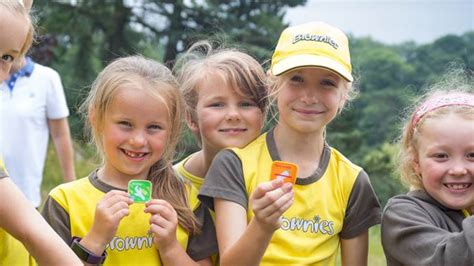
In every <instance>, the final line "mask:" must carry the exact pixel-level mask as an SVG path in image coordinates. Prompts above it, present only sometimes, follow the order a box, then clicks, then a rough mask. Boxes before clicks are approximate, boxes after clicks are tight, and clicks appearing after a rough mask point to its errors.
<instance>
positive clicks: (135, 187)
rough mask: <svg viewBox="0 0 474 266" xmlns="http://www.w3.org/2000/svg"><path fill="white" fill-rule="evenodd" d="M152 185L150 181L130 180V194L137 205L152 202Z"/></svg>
mask: <svg viewBox="0 0 474 266" xmlns="http://www.w3.org/2000/svg"><path fill="white" fill-rule="evenodd" d="M151 188H152V184H151V182H150V181H148V180H130V181H129V182H128V194H129V195H130V198H131V199H132V200H133V202H135V203H146V202H149V201H150V200H151V192H152V190H151Z"/></svg>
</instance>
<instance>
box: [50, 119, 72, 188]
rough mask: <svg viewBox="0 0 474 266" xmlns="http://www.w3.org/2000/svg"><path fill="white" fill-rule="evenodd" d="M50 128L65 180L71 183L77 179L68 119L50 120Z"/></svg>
mask: <svg viewBox="0 0 474 266" xmlns="http://www.w3.org/2000/svg"><path fill="white" fill-rule="evenodd" d="M48 127H49V130H50V134H51V139H52V140H53V143H54V147H55V149H56V154H57V155H58V158H59V163H60V165H61V170H62V173H63V179H64V181H65V182H70V181H73V180H75V179H76V173H75V171H74V151H73V148H72V140H71V133H70V132H69V124H68V122H67V118H61V119H48Z"/></svg>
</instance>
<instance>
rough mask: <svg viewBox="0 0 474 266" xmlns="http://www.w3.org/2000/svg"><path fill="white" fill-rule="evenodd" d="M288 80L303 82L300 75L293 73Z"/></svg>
mask: <svg viewBox="0 0 474 266" xmlns="http://www.w3.org/2000/svg"><path fill="white" fill-rule="evenodd" d="M290 81H292V82H298V83H299V82H304V78H303V77H302V76H300V75H293V76H292V77H291V78H290Z"/></svg>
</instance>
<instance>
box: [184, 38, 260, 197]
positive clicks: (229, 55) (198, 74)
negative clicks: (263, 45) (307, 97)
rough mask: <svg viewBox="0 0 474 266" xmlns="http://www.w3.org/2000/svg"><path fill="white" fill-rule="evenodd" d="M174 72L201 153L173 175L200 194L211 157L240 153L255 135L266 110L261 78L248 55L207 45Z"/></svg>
mask: <svg viewBox="0 0 474 266" xmlns="http://www.w3.org/2000/svg"><path fill="white" fill-rule="evenodd" d="M177 67H178V70H177V75H178V81H179V83H180V87H181V91H182V94H183V97H184V100H185V105H186V111H185V112H186V113H185V119H186V124H187V126H188V128H189V129H190V130H191V132H192V133H193V134H194V135H195V136H196V139H197V141H198V143H199V144H200V146H201V150H199V151H197V152H195V153H193V154H191V155H190V156H188V157H187V158H185V159H184V160H182V161H181V162H180V163H178V164H177V165H176V170H177V172H178V174H179V175H180V176H182V177H184V178H186V179H187V180H189V181H191V182H192V183H193V185H194V186H195V187H196V188H197V189H200V188H201V186H202V184H203V183H204V177H205V175H206V173H207V170H208V169H209V166H210V165H211V162H212V160H213V159H214V156H215V155H216V154H217V152H219V151H220V150H221V149H224V148H228V147H238V148H243V147H244V146H245V145H247V144H248V143H249V142H251V141H252V140H254V139H255V138H256V137H258V135H260V131H261V129H262V127H263V122H264V118H265V117H264V116H265V109H266V106H267V98H266V96H267V88H266V83H265V81H266V77H265V72H264V71H263V69H262V67H261V65H260V64H259V63H258V62H257V61H256V60H255V59H254V58H253V57H251V56H250V55H248V54H246V53H243V52H241V51H238V50H236V49H233V48H217V49H213V47H212V45H211V43H209V42H207V41H203V42H198V43H196V44H194V45H193V46H192V47H191V48H189V50H188V51H187V52H186V53H185V54H184V55H183V56H182V57H181V58H180V60H179V61H178V63H177ZM195 196H197V195H195ZM195 199H196V200H197V197H196V198H195Z"/></svg>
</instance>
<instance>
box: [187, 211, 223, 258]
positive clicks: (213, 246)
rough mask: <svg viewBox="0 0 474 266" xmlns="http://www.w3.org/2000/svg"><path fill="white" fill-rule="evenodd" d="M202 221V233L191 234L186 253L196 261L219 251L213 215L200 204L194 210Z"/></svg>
mask: <svg viewBox="0 0 474 266" xmlns="http://www.w3.org/2000/svg"><path fill="white" fill-rule="evenodd" d="M194 214H195V215H196V217H197V219H198V221H199V222H200V223H201V225H202V226H201V233H200V234H198V235H195V236H190V237H189V241H188V246H187V248H186V253H188V255H189V256H190V257H191V258H192V259H193V260H195V261H198V260H202V259H205V258H208V257H211V256H212V255H214V254H217V253H218V252H219V249H218V247H217V237H216V230H215V227H214V221H213V220H212V216H211V214H210V212H209V209H207V208H206V207H205V206H204V205H202V204H200V205H199V207H198V208H197V209H196V210H195V211H194Z"/></svg>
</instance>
